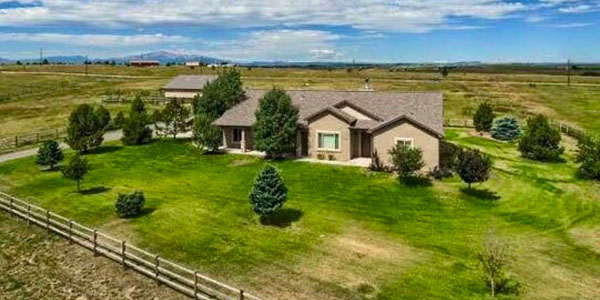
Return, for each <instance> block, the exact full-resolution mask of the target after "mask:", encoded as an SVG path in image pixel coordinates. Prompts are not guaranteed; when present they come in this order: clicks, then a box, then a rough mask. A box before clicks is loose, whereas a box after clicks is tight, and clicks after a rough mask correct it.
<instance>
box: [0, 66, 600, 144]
mask: <svg viewBox="0 0 600 300" xmlns="http://www.w3.org/2000/svg"><path fill="white" fill-rule="evenodd" d="M0 70H3V72H2V73H0V123H1V124H2V125H3V126H2V127H0V138H6V137H11V136H13V135H16V134H24V133H30V132H32V131H36V130H46V129H54V128H57V127H60V128H62V127H65V126H66V119H67V118H68V114H69V113H70V111H71V110H72V109H73V107H75V106H76V105H77V104H80V103H84V102H86V103H100V95H103V94H106V93H115V92H123V93H139V92H142V91H151V92H157V91H158V89H159V88H160V87H161V86H163V85H164V84H165V83H167V82H168V81H169V80H170V78H172V77H173V76H175V75H177V74H214V73H215V72H217V71H218V70H217V71H213V70H210V69H208V68H196V69H194V70H191V69H189V68H184V67H160V68H127V67H122V66H121V67H118V66H117V67H111V66H90V67H89V73H90V74H97V75H98V74H101V75H102V76H96V75H90V76H87V77H86V76H82V75H84V68H83V66H27V67H25V68H23V67H17V66H2V67H0ZM240 70H241V72H242V76H243V80H244V84H245V86H246V87H247V88H271V87H272V86H280V87H284V88H286V89H338V90H357V89H360V88H362V87H363V86H364V78H371V80H372V85H373V87H374V88H375V89H376V90H381V91H384V90H392V91H432V90H441V91H443V92H444V95H445V99H446V103H445V116H446V118H450V119H465V118H470V117H471V115H472V113H473V111H474V109H475V108H476V106H477V105H478V104H479V103H481V102H483V101H489V102H491V103H493V104H494V105H495V107H496V110H497V112H498V113H499V114H514V115H517V116H518V117H521V118H522V119H523V118H525V117H526V116H527V115H529V114H531V113H544V114H546V115H548V116H549V117H551V118H554V119H557V120H560V121H564V122H567V123H569V124H571V125H574V126H578V127H581V128H584V129H587V130H592V131H595V132H597V131H599V130H600V78H599V77H586V76H573V77H572V82H573V84H572V86H570V87H566V84H565V81H566V76H562V75H548V74H521V73H519V74H506V73H460V72H453V73H451V74H450V75H449V76H448V77H447V78H446V79H442V77H441V76H440V74H439V73H431V72H429V73H428V72H408V71H407V72H390V71H389V70H388V69H365V70H361V71H358V70H354V71H353V72H347V71H346V70H345V69H342V70H339V69H336V70H332V71H328V70H315V69H265V68H252V69H248V68H240ZM6 71H8V72H6ZM23 71H25V72H33V73H18V72H23ZM35 72H61V73H35ZM64 72H71V73H64ZM73 73H75V74H73ZM106 75H118V76H124V77H110V76H106ZM108 107H109V109H110V110H111V111H112V112H113V113H116V112H117V111H119V110H126V109H127V107H126V105H119V104H111V105H108Z"/></svg>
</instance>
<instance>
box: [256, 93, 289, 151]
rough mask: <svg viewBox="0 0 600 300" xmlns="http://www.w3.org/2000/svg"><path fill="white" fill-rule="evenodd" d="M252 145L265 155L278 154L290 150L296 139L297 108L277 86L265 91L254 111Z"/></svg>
mask: <svg viewBox="0 0 600 300" xmlns="http://www.w3.org/2000/svg"><path fill="white" fill-rule="evenodd" d="M255 115H256V123H255V124H254V145H255V147H256V149H257V150H259V151H264V152H265V153H266V154H267V157H271V158H277V157H278V156H280V155H282V154H284V153H286V152H288V151H292V150H293V149H294V143H295V139H296V123H297V122H298V108H297V107H295V106H294V105H292V99H291V98H290V96H289V95H288V94H287V93H286V92H285V91H284V90H280V89H277V88H274V89H272V90H271V91H269V92H267V93H266V94H265V95H264V96H263V97H262V98H261V99H260V103H259V107H258V110H257V111H256V112H255Z"/></svg>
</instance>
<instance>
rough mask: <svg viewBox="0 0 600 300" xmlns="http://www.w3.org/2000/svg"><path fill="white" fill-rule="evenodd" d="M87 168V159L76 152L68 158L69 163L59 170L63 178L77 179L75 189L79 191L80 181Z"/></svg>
mask: <svg viewBox="0 0 600 300" xmlns="http://www.w3.org/2000/svg"><path fill="white" fill-rule="evenodd" d="M88 170H89V164H88V161H87V159H86V158H85V157H84V158H82V157H81V155H79V153H77V154H75V156H73V157H72V158H71V160H69V163H68V164H67V165H66V166H64V167H63V168H62V170H61V171H62V173H63V176H64V177H65V178H68V179H72V180H75V181H77V191H78V192H80V191H81V181H82V180H83V178H84V177H85V175H86V174H87V173H88Z"/></svg>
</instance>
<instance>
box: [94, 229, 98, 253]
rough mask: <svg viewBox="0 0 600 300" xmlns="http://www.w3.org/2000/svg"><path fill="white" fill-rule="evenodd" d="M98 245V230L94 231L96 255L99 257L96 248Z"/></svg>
mask: <svg viewBox="0 0 600 300" xmlns="http://www.w3.org/2000/svg"><path fill="white" fill-rule="evenodd" d="M97 245H98V230H96V229H94V255H98V252H97V250H96V247H97Z"/></svg>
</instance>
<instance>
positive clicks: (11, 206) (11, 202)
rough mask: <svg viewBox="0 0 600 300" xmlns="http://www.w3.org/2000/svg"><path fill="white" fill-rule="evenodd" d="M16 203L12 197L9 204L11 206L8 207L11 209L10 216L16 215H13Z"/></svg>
mask: <svg viewBox="0 0 600 300" xmlns="http://www.w3.org/2000/svg"><path fill="white" fill-rule="evenodd" d="M14 201H15V199H13V197H10V202H9V203H10V204H9V205H8V207H9V211H10V215H11V216H13V215H14V213H13V202H14Z"/></svg>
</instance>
